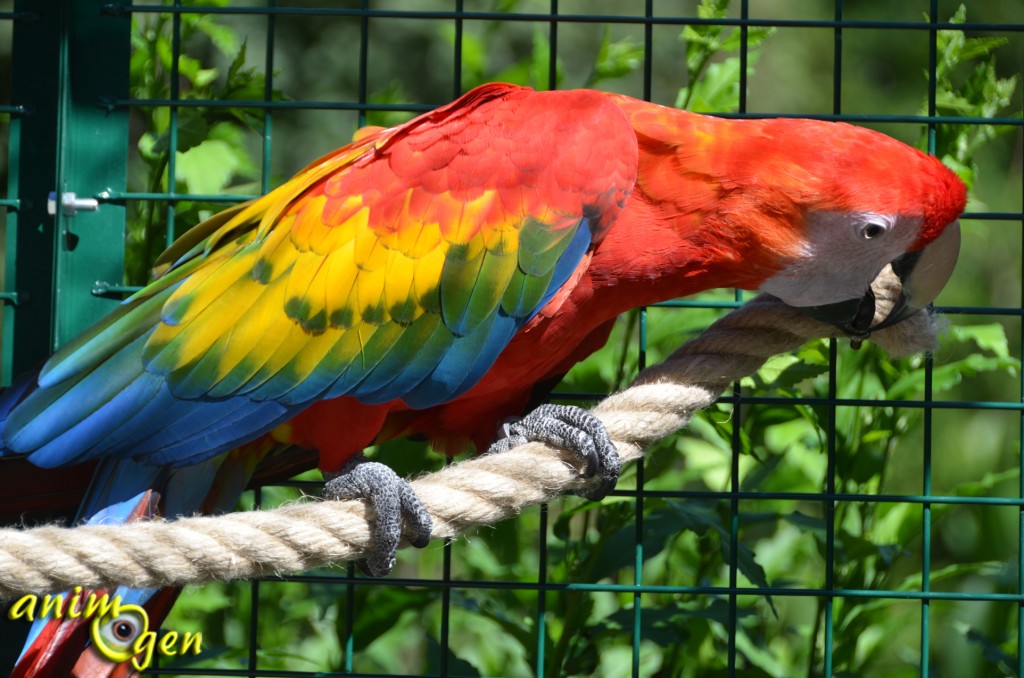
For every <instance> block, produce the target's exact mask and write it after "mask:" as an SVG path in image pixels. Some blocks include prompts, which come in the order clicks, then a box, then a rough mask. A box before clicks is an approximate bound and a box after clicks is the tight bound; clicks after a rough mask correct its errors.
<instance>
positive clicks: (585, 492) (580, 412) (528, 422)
mask: <svg viewBox="0 0 1024 678" xmlns="http://www.w3.org/2000/svg"><path fill="white" fill-rule="evenodd" d="M505 430H506V433H507V437H505V438H502V439H500V440H498V441H497V442H495V443H494V445H492V446H491V449H490V450H488V452H503V451H505V450H508V449H510V448H512V447H516V446H518V445H522V444H524V443H527V442H529V441H536V442H542V443H548V444H549V445H555V446H557V447H564V448H566V449H569V450H572V451H574V452H576V454H578V455H579V456H580V457H582V458H583V459H584V460H585V461H586V464H587V466H586V469H585V470H584V472H583V475H584V477H586V478H599V479H600V482H599V483H598V484H597V485H596V486H595V487H588V488H585V489H581V490H579V491H578V492H577V493H578V494H579V495H580V496H582V497H585V498H586V499H591V500H593V501H599V500H601V499H603V498H604V497H606V496H607V495H608V493H609V492H611V491H612V490H613V489H615V483H616V482H617V481H618V479H619V473H621V471H622V462H621V460H620V459H619V453H618V450H616V449H615V444H614V443H613V442H612V439H611V437H610V436H609V435H608V431H607V430H605V427H604V424H602V423H601V420H600V419H598V418H597V417H595V416H594V415H593V414H591V413H590V412H588V411H586V410H584V409H582V408H579V407H575V406H573V405H550V404H548V405H541V406H540V407H538V408H537V409H535V410H534V411H533V412H531V413H530V414H528V415H526V416H525V417H523V418H522V419H520V420H519V421H517V422H515V423H512V424H508V425H507V426H506V427H505Z"/></svg>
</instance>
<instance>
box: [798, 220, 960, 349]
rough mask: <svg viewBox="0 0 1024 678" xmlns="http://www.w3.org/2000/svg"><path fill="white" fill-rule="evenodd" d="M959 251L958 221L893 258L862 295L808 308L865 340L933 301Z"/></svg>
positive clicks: (945, 280)
mask: <svg viewBox="0 0 1024 678" xmlns="http://www.w3.org/2000/svg"><path fill="white" fill-rule="evenodd" d="M959 254H960V222H959V220H958V221H954V222H953V223H951V224H950V225H949V226H947V227H946V228H945V229H944V230H943V232H942V235H940V236H939V237H938V238H936V239H935V240H933V241H932V242H931V243H929V244H928V246H927V247H924V248H922V249H920V250H918V251H916V252H907V253H906V254H903V255H901V256H899V257H897V258H896V259H893V260H892V261H891V262H890V263H889V264H888V265H886V267H885V268H884V269H882V271H881V273H879V274H878V277H876V278H875V281H874V282H873V283H871V287H869V288H868V291H867V292H866V293H865V294H864V296H863V297H861V298H859V299H849V300H847V301H840V302H838V303H835V304H825V305H822V306H813V307H811V308H809V309H808V311H809V313H810V314H811V315H812V316H813V317H815V318H817V319H818V320H822V321H824V322H827V323H830V324H832V325H835V326H836V327H838V328H839V329H841V330H843V331H844V332H846V333H847V334H849V335H850V336H851V337H854V338H856V339H864V338H866V337H867V336H868V335H869V334H870V333H871V332H873V331H875V330H880V329H882V328H883V327H889V326H891V325H895V324H896V323H898V322H900V321H901V320H906V319H907V318H909V317H910V316H912V315H914V314H915V313H917V312H918V311H920V310H921V309H923V308H925V307H926V306H928V304H930V303H932V301H933V300H934V299H935V297H937V296H938V294H939V292H941V291H942V288H943V287H945V286H946V283H947V282H948V281H949V278H950V276H951V275H952V274H953V267H954V266H955V265H956V260H957V256H958V255H959Z"/></svg>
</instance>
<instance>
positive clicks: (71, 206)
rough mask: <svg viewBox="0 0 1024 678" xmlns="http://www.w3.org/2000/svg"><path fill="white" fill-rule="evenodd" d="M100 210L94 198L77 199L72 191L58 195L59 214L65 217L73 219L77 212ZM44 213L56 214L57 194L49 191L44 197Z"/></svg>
mask: <svg viewBox="0 0 1024 678" xmlns="http://www.w3.org/2000/svg"><path fill="white" fill-rule="evenodd" d="M99 208H100V203H99V201H98V200H97V199H96V198H79V197H78V195H77V194H76V193H74V192H72V191H68V192H66V193H61V194H60V212H61V214H63V215H64V216H66V217H73V216H75V215H76V214H78V213H79V212H95V211H96V210H98V209H99ZM46 213H47V214H56V213H57V192H56V191H50V195H48V196H47V197H46Z"/></svg>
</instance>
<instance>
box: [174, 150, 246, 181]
mask: <svg viewBox="0 0 1024 678" xmlns="http://www.w3.org/2000/svg"><path fill="white" fill-rule="evenodd" d="M239 166H240V163H239V161H238V156H237V153H236V151H235V149H233V148H232V147H231V146H230V145H229V144H227V143H226V142H224V141H221V140H219V139H207V140H206V141H203V142H202V143H200V144H199V145H198V146H194V147H192V148H191V149H189V150H188V151H185V152H184V153H178V160H177V164H176V167H175V170H176V172H175V179H176V180H177V181H178V182H180V183H183V184H185V187H186V189H187V190H188V191H189V192H190V193H220V192H221V191H223V190H224V189H225V188H226V187H227V186H228V183H229V181H230V180H231V177H232V176H234V173H235V170H236V169H238V167H239Z"/></svg>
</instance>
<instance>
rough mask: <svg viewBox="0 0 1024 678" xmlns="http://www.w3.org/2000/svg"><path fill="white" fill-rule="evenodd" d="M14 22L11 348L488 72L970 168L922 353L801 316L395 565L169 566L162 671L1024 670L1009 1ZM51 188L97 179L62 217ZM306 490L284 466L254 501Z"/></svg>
mask: <svg viewBox="0 0 1024 678" xmlns="http://www.w3.org/2000/svg"><path fill="white" fill-rule="evenodd" d="M314 5H316V6H314ZM0 31H3V32H5V33H0V35H4V34H11V35H13V37H14V41H13V44H14V48H13V50H14V51H13V58H12V57H11V54H10V53H9V52H5V53H4V54H5V57H6V58H5V59H4V61H5V62H7V63H10V64H11V69H12V71H11V72H12V74H13V76H12V77H13V80H14V86H13V88H12V89H11V90H7V89H6V88H4V89H0V93H7V92H9V94H7V96H6V97H5V98H4V99H3V100H0V116H2V117H0V120H2V121H4V124H3V125H0V144H3V143H6V144H7V146H8V153H7V154H6V155H7V164H6V166H5V165H3V164H0V173H2V172H5V173H6V179H7V182H6V186H7V191H6V193H5V194H0V210H5V211H6V224H7V230H6V241H5V248H6V249H5V252H6V257H5V261H6V269H5V284H4V288H3V290H0V298H2V299H3V301H4V303H5V313H4V328H3V370H4V372H3V374H4V378H5V380H9V379H10V378H11V377H12V376H13V375H14V374H16V373H17V372H18V371H19V370H22V369H25V368H27V367H28V366H30V365H31V364H33V363H35V362H36V361H38V360H40V359H42V358H43V357H45V355H46V354H47V353H48V352H49V351H50V350H52V349H53V348H54V347H55V346H57V345H59V344H61V343H62V342H63V341H66V340H67V339H68V338H69V337H70V336H72V335H73V334H74V333H75V332H77V331H79V330H80V329H82V328H83V327H84V326H85V325H86V324H88V322H89V321H90V320H91V319H93V318H95V317H96V315H98V314H99V313H101V312H103V311H104V310H105V309H109V308H110V307H112V305H113V304H115V303H117V300H119V299H121V298H123V296H124V295H125V294H126V293H128V292H130V291H132V290H133V289H136V288H137V286H139V285H140V284H142V283H143V282H144V281H145V278H146V275H147V270H148V267H149V265H150V263H151V262H152V260H153V258H154V257H155V255H156V254H157V253H158V252H159V251H160V250H161V249H162V248H163V247H164V246H166V245H167V244H168V243H169V242H170V241H172V240H173V239H174V237H175V236H176V235H180V234H181V233H182V232H183V231H184V230H186V229H187V228H188V227H190V226H191V225H193V224H194V223H196V222H197V221H198V220H199V219H201V218H202V217H203V216H204V215H206V214H209V213H210V212H211V211H214V210H216V209H218V208H220V207H223V206H225V205H227V204H231V203H234V202H237V201H239V200H242V199H244V198H246V197H247V196H251V195H254V194H258V193H261V192H265V191H267V190H269V189H270V188H271V187H273V186H274V185H276V184H277V183H278V182H280V181H281V180H282V179H284V178H286V177H287V176H289V175H290V174H291V173H293V172H294V171H296V170H298V169H299V168H301V167H302V166H303V165H304V164H305V163H306V162H308V161H309V160H310V159H312V158H314V157H317V156H318V155H319V154H321V153H323V152H326V151H327V150H330V149H333V148H335V147H337V146H340V145H342V144H343V143H345V142H347V141H348V140H349V139H350V138H351V135H352V133H353V132H354V131H355V130H356V129H357V128H358V127H360V126H363V125H366V124H371V125H390V124H394V123H396V122H399V121H402V120H405V119H408V118H409V117H410V116H412V115H414V114H416V113H419V112H422V111H425V110H429V109H431V108H432V107H434V106H436V105H438V104H441V103H444V102H446V101H448V100H450V99H452V98H454V97H456V96H458V95H459V94H461V93H462V92H464V91H466V90H468V89H469V88H471V87H473V86H475V85H477V84H480V83H482V82H487V81H491V80H507V81H513V82H518V83H520V84H529V85H532V86H534V87H537V88H556V87H557V88H567V87H581V86H585V87H598V88H601V89H608V90H613V91H619V92H623V93H625V94H630V95H632V96H636V97H640V98H644V99H648V100H652V101H656V102H658V103H663V104H667V105H678V106H684V107H687V108H690V109H692V110H696V111H699V112H706V113H713V114H717V115H727V116H735V117H764V116H777V115H785V116H797V117H815V118H821V119H827V120H842V121H848V122H854V123H857V124H864V125H868V126H872V127H876V128H878V129H881V130H882V131H885V132H887V133H889V134H891V135H893V136H896V137H897V138H900V139H903V140H905V141H907V142H908V143H912V144H914V143H916V144H918V145H920V146H921V147H922V148H925V149H926V150H928V151H930V152H933V153H936V154H938V155H940V156H942V157H943V158H944V159H945V160H946V161H947V162H948V163H949V164H950V165H951V166H954V167H955V168H956V169H957V171H958V172H960V173H961V174H962V176H964V177H965V179H966V180H967V181H968V182H969V183H971V185H972V192H971V195H972V199H971V202H970V204H969V206H968V214H966V215H965V217H964V219H963V225H964V231H965V244H964V253H963V255H962V257H963V261H962V262H961V265H960V268H959V270H958V272H957V273H956V274H955V276H954V278H953V280H952V282H951V283H950V285H949V287H948V289H947V290H946V291H945V292H944V293H943V295H942V296H940V298H939V300H938V303H939V304H940V306H939V311H940V312H941V313H943V314H944V315H945V316H946V317H947V319H948V322H949V323H950V326H951V327H950V332H949V333H948V335H947V337H946V338H945V339H944V341H943V343H942V345H941V347H940V349H939V350H938V351H936V353H935V354H934V356H928V357H920V358H914V359H909V360H904V361H898V362H890V361H888V360H887V359H885V358H884V356H881V355H879V353H878V352H876V351H874V350H872V349H870V348H865V349H862V350H861V351H854V350H852V349H851V348H850V347H849V346H847V345H845V344H843V342H831V343H828V342H817V343H813V344H810V345H808V346H807V347H805V348H804V349H803V350H801V351H800V352H799V353H798V354H797V355H795V356H791V357H784V358H780V359H778V360H776V361H773V362H772V363H771V364H769V366H768V367H766V368H765V369H764V370H762V372H760V373H759V374H758V375H756V376H755V377H753V378H751V379H748V380H745V381H744V382H743V383H741V384H737V385H736V386H735V387H734V388H733V390H732V392H731V393H728V394H726V395H725V396H723V398H722V399H721V401H720V403H719V405H718V406H717V408H716V409H714V410H712V411H710V412H709V413H707V414H706V416H703V417H701V418H699V419H697V420H695V422H694V424H693V426H692V427H691V429H690V430H689V431H687V432H684V433H683V434H681V435H680V436H678V437H677V438H674V439H672V440H667V441H664V442H663V443H661V444H659V445H658V447H657V449H656V450H655V451H654V452H653V454H652V455H651V456H650V457H649V458H648V459H647V460H646V461H645V463H644V464H643V466H641V467H638V468H635V469H632V470H630V471H628V472H627V474H626V475H625V477H624V478H623V480H622V482H621V483H620V485H619V489H618V490H617V491H616V492H615V493H614V494H613V496H612V497H610V498H609V499H607V500H605V501H604V502H603V503H602V504H601V505H592V504H588V503H586V502H584V501H582V500H579V499H572V498H570V499H566V500H565V501H563V502H560V503H559V504H558V505H552V506H550V507H544V508H542V509H540V510H538V511H535V512H529V513H527V514H525V515H523V516H521V517H520V518H519V519H517V520H515V521H509V522H508V523H506V524H502V525H498V526H496V527H495V528H493V529H492V530H487V531H481V532H480V533H479V534H477V535H472V536H470V537H468V538H466V539H462V540H459V541H457V542H455V543H452V544H446V545H440V544H434V545H431V546H430V547H428V548H427V549H425V550H424V551H422V552H412V551H408V550H407V551H403V552H402V553H401V554H400V562H399V566H398V568H397V569H396V571H395V573H394V574H392V575H391V576H390V577H387V578H385V579H381V580H375V579H368V578H365V577H362V576H360V575H358V574H356V572H355V571H354V569H353V568H351V567H347V568H346V567H340V568H337V569H332V570H324V571H316V572H309V573H305V574H303V575H300V576H291V577H284V578H274V579H264V580H259V581H253V582H247V583H230V584H213V585H209V586H205V587H201V588H195V589H189V590H187V591H186V592H185V593H184V595H183V596H182V598H181V599H180V601H179V603H178V604H177V606H176V608H175V611H174V612H173V613H172V615H171V617H170V618H169V619H168V621H167V622H166V623H165V625H164V629H165V631H166V632H167V633H169V632H171V631H176V632H183V631H192V632H195V631H201V632H202V633H203V639H204V641H203V651H202V652H201V653H200V654H199V655H198V656H192V655H187V656H162V657H161V656H157V657H155V658H154V661H155V664H154V666H153V667H151V668H150V669H149V672H150V673H151V674H154V675H238V676H305V675H441V676H483V675H489V676H525V675H549V676H552V675H563V674H564V675H602V676H618V675H634V676H641V675H642V676H651V675H665V676H669V675H671V676H705V675H726V674H727V675H730V676H733V675H770V676H792V675H803V674H806V675H810V676H817V675H823V676H853V675H857V676H887V677H888V676H932V675H935V676H939V675H953V676H991V675H1021V673H1022V672H1024V661H1022V659H1021V654H1020V651H1019V648H1020V645H1021V640H1022V638H1024V619H1022V611H1024V607H1022V606H1024V565H1022V564H1021V557H1020V555H1021V550H1022V544H1024V515H1022V513H1021V509H1022V507H1024V499H1022V498H1024V480H1022V476H1021V472H1020V463H1021V462H1020V444H1021V439H1022V435H1024V432H1022V424H1021V415H1020V413H1021V406H1022V384H1021V379H1020V377H1019V374H1018V368H1019V365H1020V362H1021V360H1022V359H1024V356H1022V353H1021V351H1022V348H1021V326H1020V325H1021V323H1020V317H1021V314H1022V310H1024V305H1022V285H1021V260H1022V257H1021V252H1022V247H1024V244H1022V235H1021V232H1022V228H1021V227H1022V219H1024V215H1022V195H1024V184H1022V178H1021V175H1022V172H1021V162H1022V161H1021V137H1022V129H1024V126H1022V121H1021V116H1020V111H1021V109H1022V108H1024V105H1022V96H1021V87H1020V83H1019V78H1020V76H1019V73H1020V72H1021V70H1022V68H1024V64H1022V55H1024V50H1022V49H1021V47H1022V42H1024V37H1022V31H1024V9H1022V8H1021V7H1020V6H1019V5H1012V4H1010V3H1005V4H1002V5H997V4H996V3H983V2H969V3H966V7H961V6H960V5H959V3H951V2H946V1H945V0H943V1H942V2H940V1H939V0H922V1H920V2H907V3H898V4H897V3H888V2H883V1H877V2H858V3H843V2H842V0H834V1H832V2H824V1H822V2H818V3H785V2H768V1H758V0H755V1H749V0H733V2H728V0H706V1H703V2H696V1H693V2H674V1H673V2H668V1H664V0H660V1H657V2H656V1H655V0H636V1H634V2H616V3H607V2H606V3H596V2H585V1H583V0H577V1H571V0H561V1H559V0H550V1H541V0H537V1H536V2H528V1H526V0H523V1H520V2H516V1H515V0H506V1H503V2H502V1H497V0H496V1H495V2H471V1H464V0H446V1H442V0H438V1H436V2H413V1H411V0H410V1H408V2H401V1H399V0H394V1H392V2H384V1H383V0H382V1H380V2H369V1H368V0H367V1H365V2H338V3H330V2H324V3H299V2H294V3H293V2H284V1H283V0H282V1H281V2H277V3H275V2H267V3H256V2H253V3H230V4H229V3H228V2H226V1H225V2H210V3H208V4H203V5H199V4H192V3H186V2H180V1H178V2H168V3H167V4H164V5H148V4H136V5H132V4H129V3H122V2H98V1H95V0H83V1H76V2H74V3H72V2H60V1H59V0H49V1H46V0H37V1H35V2H16V3H14V5H13V6H10V5H8V6H6V7H5V6H4V5H3V3H0ZM0 42H3V41H2V40H0ZM7 44H8V45H10V44H11V43H10V41H8V42H7ZM0 49H4V48H3V47H2V46H0ZM0 82H3V81H2V80H0ZM822 143H823V144H826V143H827V140H822ZM3 162H4V161H2V160H0V163H3ZM168 177H170V178H172V179H171V180H170V181H169V180H168ZM2 178H4V177H3V176H0V179H2ZM49 191H55V192H57V193H58V194H59V193H62V192H75V193H76V194H77V195H78V196H85V197H90V198H95V199H96V200H97V201H98V205H99V209H98V210H97V211H96V212H79V213H78V214H75V215H74V216H71V215H67V214H61V213H58V215H56V217H55V218H51V217H48V216H47V215H46V213H45V210H44V209H43V205H42V200H43V199H44V198H45V196H46V194H47V193H48V192H49ZM58 212H59V210H58ZM121 243H124V246H123V247H122V246H121ZM115 244H116V245H115ZM30 300H31V302H30ZM741 301H742V295H741V294H740V293H732V292H728V293H716V294H710V295H706V296H703V297H701V298H700V299H686V300H676V301H672V302H667V303H664V304H660V305H658V306H657V307H651V308H648V309H641V310H638V311H637V312H636V313H634V314H631V315H629V316H627V317H625V318H623V319H622V321H621V322H620V324H619V326H618V327H617V329H616V331H615V333H614V334H613V338H612V340H611V341H610V343H609V345H608V346H607V347H606V348H605V349H602V350H601V351H599V352H598V353H597V354H595V356H594V357H592V358H591V359H588V361H586V362H585V363H583V364H581V365H580V366H579V367H578V368H577V369H575V370H573V372H572V373H570V375H569V376H568V377H567V379H566V380H565V381H564V382H563V384H562V385H561V386H560V387H559V389H558V391H557V393H556V395H555V396H554V397H555V398H557V399H560V400H564V401H569V402H593V401H594V400H595V399H597V398H599V397H600V396H601V395H603V394H605V393H608V392H609V391H610V390H612V389H614V388H617V387H620V386H622V385H623V384H624V383H628V380H629V378H630V376H631V375H632V374H634V373H635V371H636V370H637V369H638V368H641V367H643V366H644V365H645V364H648V363H651V362H654V361H657V360H658V359H659V358H661V357H663V356H665V355H666V354H667V353H668V352H669V351H670V350H671V349H673V348H674V347H675V346H677V345H678V344H679V343H681V342H682V341H683V340H684V339H685V338H686V337H687V336H690V335H691V334H692V333H694V332H696V331H698V330H699V328H701V327H703V326H706V325H707V324H708V323H709V322H710V320H711V319H713V318H714V317H716V316H717V315H720V314H721V313H723V312H725V310H727V309H729V308H732V307H735V306H737V305H738V304H739V303H741ZM377 454H378V455H379V456H380V457H381V458H383V459H385V460H386V461H388V463H390V464H392V465H393V466H395V467H396V468H397V469H398V470H400V471H401V472H403V473H413V472H416V471H418V470H422V469H423V468H430V467H437V466H438V465H440V464H442V463H444V462H443V459H442V457H441V456H440V455H437V454H434V453H424V451H423V450H422V449H421V447H418V446H417V445H416V444H414V443H404V442H403V443H400V444H397V445H389V446H386V447H385V448H383V449H381V450H378V451H377ZM317 486H318V483H317V481H316V480H315V476H311V475H308V474H307V475H302V476H299V477H298V478H297V479H293V480H290V481H287V482H283V483H281V484H276V485H274V486H266V487H263V488H260V489H256V490H254V491H253V492H252V493H250V494H249V495H247V496H246V498H245V500H244V501H243V505H244V507H253V506H272V505H275V504H278V503H281V502H284V501H289V500H292V499H293V498H295V497H296V496H298V494H299V493H300V492H302V491H309V492H315V491H316V490H317ZM19 628H20V627H17V625H15V624H8V625H7V626H5V627H4V633H5V635H12V634H14V633H15V631H17V630H19ZM7 629H11V630H10V633H8V632H7ZM11 645H12V648H13V647H14V645H15V643H11ZM10 651H13V652H16V649H13V650H9V652H10ZM157 654H159V653H157Z"/></svg>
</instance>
